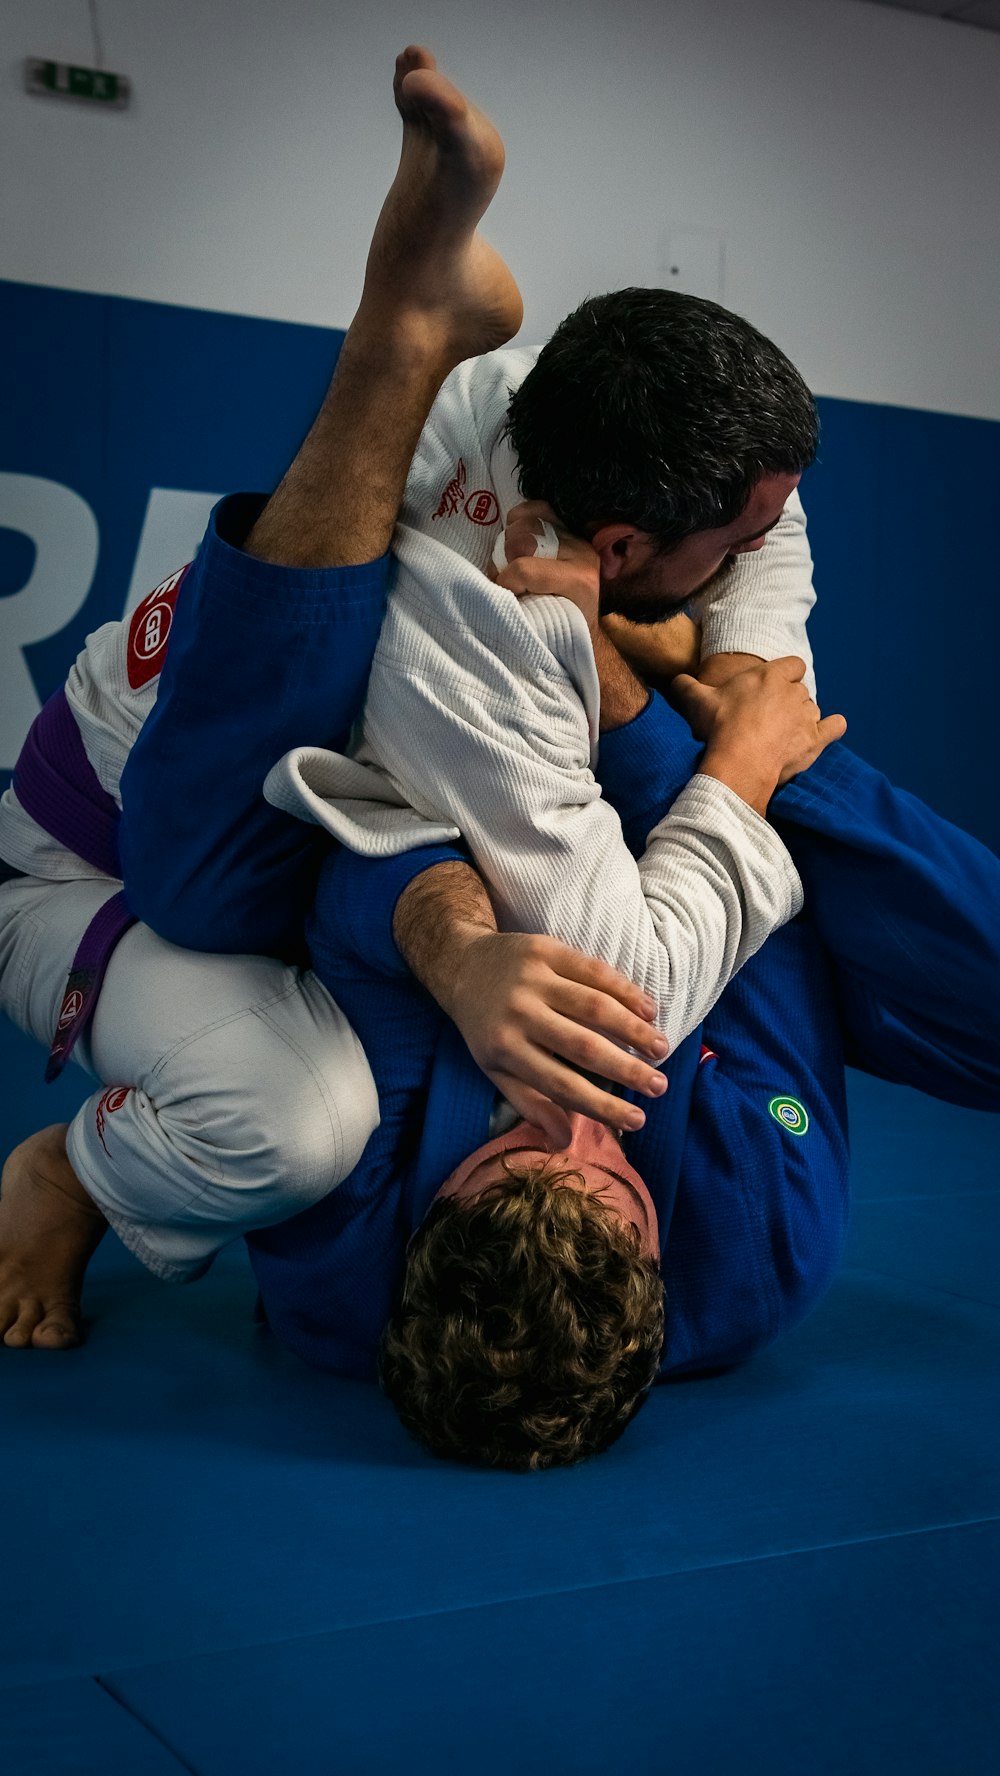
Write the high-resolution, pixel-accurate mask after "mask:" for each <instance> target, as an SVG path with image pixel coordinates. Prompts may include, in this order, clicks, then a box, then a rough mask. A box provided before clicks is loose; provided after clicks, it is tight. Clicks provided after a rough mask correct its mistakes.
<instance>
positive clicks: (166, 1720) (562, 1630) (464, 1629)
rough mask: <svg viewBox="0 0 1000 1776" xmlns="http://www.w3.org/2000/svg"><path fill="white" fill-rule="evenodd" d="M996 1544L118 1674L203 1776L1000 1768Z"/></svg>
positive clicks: (539, 1605)
mask: <svg viewBox="0 0 1000 1776" xmlns="http://www.w3.org/2000/svg"><path fill="white" fill-rule="evenodd" d="M998 1556H1000V1526H997V1525H996V1524H989V1525H985V1526H978V1527H974V1528H970V1529H967V1530H942V1531H938V1532H937V1533H932V1534H929V1535H923V1536H918V1537H916V1538H914V1539H910V1538H893V1539H889V1540H883V1541H876V1542H863V1543H857V1544H854V1545H852V1546H847V1547H840V1548H836V1549H820V1550H817V1551H815V1552H809V1553H806V1554H798V1555H793V1556H790V1557H788V1558H785V1559H777V1560H759V1561H753V1562H750V1563H744V1564H742V1565H739V1566H724V1567H713V1568H708V1569H704V1570H702V1571H701V1572H697V1573H686V1574H684V1575H681V1576H676V1577H674V1578H671V1579H666V1580H663V1579H641V1580H635V1581H632V1582H626V1583H621V1584H617V1585H612V1586H602V1587H598V1588H596V1589H593V1590H588V1591H583V1592H579V1591H578V1592H572V1593H569V1594H567V1593H562V1594H560V1595H556V1596H544V1597H531V1598H527V1599H521V1600H518V1602H516V1603H509V1604H500V1605H496V1606H493V1607H489V1608H485V1609H473V1610H458V1611H454V1612H451V1613H449V1614H446V1615H439V1616H426V1615H425V1616H421V1617H419V1618H417V1619H414V1620H409V1621H405V1622H391V1623H379V1624H378V1625H376V1626H374V1627H371V1628H362V1629H351V1630H342V1631H341V1632H340V1633H338V1634H328V1635H318V1636H316V1637H314V1638H313V1639H310V1640H306V1641H286V1642H284V1643H283V1644H281V1645H278V1646H267V1647H255V1648H253V1649H252V1650H250V1651H248V1652H243V1653H220V1654H216V1655H214V1656H212V1657H209V1658H203V1659H192V1660H188V1661H185V1662H184V1663H182V1664H170V1665H163V1666H160V1667H158V1668H155V1669H153V1670H140V1671H130V1672H126V1673H124V1674H123V1675H122V1676H117V1675H115V1674H112V1676H111V1677H110V1678H109V1679H108V1680H107V1682H108V1684H109V1687H110V1689H111V1691H112V1693H113V1694H116V1695H119V1696H120V1697H121V1699H122V1701H123V1703H124V1705H125V1706H126V1707H128V1708H130V1709H135V1711H136V1712H137V1714H138V1715H139V1716H140V1718H142V1719H143V1720H144V1721H146V1722H148V1723H150V1724H151V1725H153V1726H154V1727H155V1728H156V1730H157V1731H158V1732H160V1733H162V1734H163V1735H164V1737H165V1738H166V1739H168V1740H169V1742H170V1743H171V1745H172V1746H174V1747H175V1749H177V1750H178V1751H179V1752H180V1754H181V1756H182V1757H183V1758H184V1759H185V1761H186V1762H187V1763H188V1764H190V1766H191V1767H192V1768H193V1769H196V1770H198V1771H200V1772H204V1776H230V1772H232V1771H233V1770H239V1771H240V1773H241V1776H274V1773H275V1772H277V1771H284V1770H310V1771H327V1770H331V1771H332V1770H343V1771H348V1772H350V1773H351V1776H368V1773H371V1776H387V1773H388V1772H390V1771H398V1770H406V1771H412V1772H416V1773H419V1776H430V1773H431V1772H442V1771H447V1772H451V1771H455V1772H466V1771H468V1772H473V1771H474V1772H475V1773H476V1776H509V1773H510V1772H511V1771H513V1770H516V1771H517V1772H518V1773H519V1776H553V1773H558V1776H562V1773H563V1772H568V1771H573V1772H575V1773H576V1776H591V1773H592V1776H607V1773H608V1772H618V1771H634V1772H641V1773H645V1776H649V1773H652V1772H661V1771H671V1772H674V1773H675V1776H734V1772H737V1771H738V1772H740V1773H741V1776H773V1773H774V1772H775V1771H776V1770H780V1771H789V1772H794V1773H795V1776H809V1773H811V1772H813V1771H816V1770H835V1771H838V1772H843V1773H845V1776H846V1773H847V1772H850V1776H913V1773H914V1772H915V1771H929V1772H930V1771H932V1772H934V1776H977V1773H981V1776H992V1772H993V1771H995V1769H996V1736H997V1733H998V1731H1000V1698H998V1692H997V1687H996V1682H995V1676H996V1665H995V1656H994V1648H993V1643H992V1640H991V1638H990V1637H989V1636H986V1635H984V1634H983V1632H982V1626H983V1623H984V1622H985V1621H986V1620H987V1619H988V1616H989V1614H990V1612H991V1610H992V1609H993V1606H994V1597H993V1594H992V1589H991V1584H990V1581H989V1579H988V1577H987V1574H988V1573H989V1572H990V1571H993V1572H995V1571H996V1567H997V1560H998ZM887 1622H891V1623H892V1624H893V1627H894V1632H893V1633H892V1635H891V1636H887V1635H886V1624H887ZM941 1696H945V1697H947V1707H946V1708H940V1707H935V1706H934V1698H936V1697H941ZM925 1698H927V1699H928V1700H925ZM928 1701H929V1705H928Z"/></svg>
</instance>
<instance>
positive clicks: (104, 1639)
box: [0, 1030, 1000, 1776]
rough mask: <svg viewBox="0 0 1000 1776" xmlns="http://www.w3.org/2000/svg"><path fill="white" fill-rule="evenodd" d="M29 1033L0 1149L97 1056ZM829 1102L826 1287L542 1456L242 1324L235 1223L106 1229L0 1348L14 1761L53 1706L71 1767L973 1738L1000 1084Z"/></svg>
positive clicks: (986, 1693)
mask: <svg viewBox="0 0 1000 1776" xmlns="http://www.w3.org/2000/svg"><path fill="white" fill-rule="evenodd" d="M39 1061H40V1055H39V1051H37V1050H36V1049H34V1048H32V1047H31V1046H30V1045H29V1044H27V1043H25V1042H23V1041H22V1040H21V1039H20V1038H18V1037H17V1036H16V1035H15V1034H14V1033H13V1032H10V1031H6V1030H5V1031H3V1032H2V1033H0V1064H2V1065H3V1069H4V1078H5V1080H6V1081H7V1084H8V1086H9V1087H10V1111H9V1113H7V1112H6V1111H5V1115H4V1128H5V1135H6V1142H7V1145H8V1146H9V1145H10V1144H12V1142H13V1140H14V1139H16V1138H20V1136H21V1135H23V1134H25V1133H27V1132H28V1131H29V1130H30V1129H31V1128H32V1127H35V1126H37V1125H38V1124H39V1123H41V1122H42V1121H48V1120H53V1119H54V1118H55V1117H56V1116H58V1115H60V1114H61V1115H67V1114H69V1113H71V1110H72V1107H73V1103H74V1102H75V1101H76V1100H77V1099H78V1098H79V1097H80V1096H82V1095H83V1093H84V1091H85V1089H86V1088H85V1085H84V1084H83V1082H82V1081H81V1080H77V1079H75V1078H74V1076H73V1075H72V1074H70V1076H69V1078H68V1079H66V1080H64V1081H62V1082H61V1083H60V1085H59V1087H58V1088H57V1090H58V1093H59V1094H60V1095H61V1100H62V1101H61V1104H57V1105H56V1107H53V1099H52V1096H51V1094H47V1093H46V1091H45V1088H42V1087H41V1086H40V1085H39V1084H38V1083H37V1082H38V1079H39V1074H40V1068H39ZM852 1106H853V1111H854V1124H855V1155H856V1158H855V1210H854V1220H853V1227H852V1232H851V1238H850V1244H849V1250H848V1255H847V1262H846V1264H845V1267H844V1269H843V1270H842V1272H841V1274H840V1276H839V1278H838V1279H837V1281H836V1283H835V1285H834V1287H833V1289H832V1290H831V1292H830V1294H829V1295H828V1297H827V1299H826V1300H825V1302H824V1303H823V1304H822V1305H821V1307H820V1308H819V1309H818V1310H817V1312H816V1313H814V1314H813V1315H812V1316H811V1317H810V1318H809V1319H808V1320H807V1321H806V1322H805V1323H804V1324H803V1325H802V1326H800V1327H799V1328H798V1329H797V1330H796V1331H795V1332H793V1333H792V1334H791V1335H790V1336H788V1337H787V1338H786V1339H785V1340H783V1341H782V1342H781V1343H779V1344H778V1345H776V1346H774V1347H773V1349H772V1350H770V1351H768V1352H766V1353H764V1354H763V1355H762V1356H760V1357H759V1358H757V1359H756V1360H755V1361H754V1362H752V1363H750V1364H748V1365H747V1366H746V1367H745V1368H743V1369H742V1370H738V1371H734V1372H732V1373H730V1374H729V1375H723V1376H719V1377H717V1378H715V1379H714V1380H710V1381H698V1382H686V1383H681V1384H676V1385H674V1386H670V1387H665V1388H660V1389H658V1390H656V1392H655V1393H654V1396H653V1398H652V1399H651V1401H650V1403H649V1405H648V1406H647V1407H646V1408H645V1409H644V1411H643V1412H642V1413H641V1414H640V1416H639V1418H638V1419H637V1420H636V1422H635V1425H634V1426H633V1427H631V1428H630V1430H629V1432H628V1433H627V1434H626V1436H625V1437H624V1438H623V1440H622V1442H621V1443H619V1444H618V1445H616V1446H615V1447H614V1448H613V1449H612V1450H611V1451H609V1452H608V1454H607V1455H605V1456H603V1457H602V1458H600V1460H598V1461H595V1462H593V1463H592V1464H589V1465H586V1466H584V1467H582V1468H579V1469H571V1470H568V1471H565V1472H556V1473H552V1474H543V1475H537V1476H531V1475H527V1476H506V1475H495V1474H489V1473H477V1472H473V1471H470V1470H465V1469H462V1468H459V1467H456V1466H451V1465H449V1464H443V1463H439V1462H436V1461H434V1460H432V1459H431V1458H430V1457H428V1456H425V1455H424V1454H423V1452H422V1451H421V1450H420V1449H419V1448H418V1447H417V1446H416V1445H415V1444H413V1443H412V1442H411V1441H410V1440H409V1439H408V1438H407V1437H406V1436H405V1435H404V1433H403V1432H402V1430H401V1428H400V1427H399V1426H398V1424H397V1423H396V1421H395V1418H394V1416H393V1414H392V1412H391V1409H390V1408H389V1407H388V1405H387V1404H386V1403H385V1402H384V1401H383V1400H382V1399H381V1397H380V1396H379V1395H378V1393H377V1392H376V1391H375V1390H374V1389H371V1388H367V1387H364V1386H362V1385H360V1384H352V1383H347V1382H337V1381H331V1380H330V1379H329V1378H326V1377H323V1376H320V1375H318V1374H314V1373H312V1372H310V1371H309V1370H308V1369H306V1368H305V1367H304V1366H302V1365H300V1364H298V1363H297V1362H296V1361H295V1360H294V1359H293V1358H291V1357H290V1356H288V1355H287V1354H286V1353H285V1352H283V1351H282V1350H280V1349H279V1348H278V1347H277V1346H276V1345H275V1344H274V1342H273V1341H272V1340H271V1339H270V1338H269V1337H268V1336H267V1334H265V1333H261V1332H260V1331H259V1330H258V1329H257V1328H256V1327H254V1325H253V1324H252V1322H251V1319H250V1309H251V1306H252V1302H253V1296H254V1289H253V1284H252V1279H251V1276H250V1273H249V1269H248V1267H247V1265H246V1263H245V1260H244V1258H243V1256H242V1253H241V1251H240V1250H239V1249H237V1248H234V1249H233V1250H232V1251H231V1252H230V1253H227V1254H226V1255H224V1257H223V1259H222V1260H220V1262H219V1263H218V1264H217V1265H216V1267H215V1269H214V1271H213V1272H212V1273H211V1275H210V1276H209V1277H208V1278H207V1279H206V1280H205V1281H204V1282H203V1283H200V1284H197V1285H195V1286H193V1287H191V1288H178V1287H166V1286H164V1285H161V1284H157V1283H155V1282H154V1281H153V1280H152V1279H150V1278H149V1277H148V1276H147V1275H146V1274H145V1273H144V1272H143V1270H142V1269H141V1267H140V1266H139V1265H138V1264H137V1263H136V1262H135V1261H134V1260H132V1259H131V1258H129V1257H128V1255H127V1254H125V1253H124V1252H123V1251H122V1249H121V1248H120V1247H119V1246H117V1245H116V1244H115V1243H114V1242H113V1241H112V1240H111V1239H110V1238H109V1239H108V1240H106V1241H105V1244H104V1246H102V1248H101V1249H100V1251H99V1253H98V1255H97V1258H96V1260H95V1264H94V1269H93V1276H92V1283H91V1288H90V1292H89V1296H88V1306H89V1312H90V1332H89V1339H88V1343H87V1345H86V1346H85V1347H84V1348H83V1349H82V1350H80V1351H76V1352H70V1353H66V1354H63V1355H58V1356H44V1355H40V1354H38V1353H26V1352H9V1353H8V1352H4V1351H0V1402H2V1405H0V1411H2V1421H3V1447H4V1451H5V1458H6V1459H5V1463H4V1512H3V1520H2V1529H0V1538H2V1541H3V1543H4V1544H5V1545H4V1548H3V1555H2V1568H0V1570H2V1573H3V1585H2V1590H3V1596H4V1602H5V1605H6V1608H5V1609H4V1611H3V1612H2V1615H0V1685H3V1686H6V1689H5V1693H4V1697H3V1700H4V1708H3V1710H2V1711H0V1770H2V1771H3V1773H4V1776H21V1770H20V1769H19V1768H18V1766H17V1764H16V1762H13V1761H12V1758H11V1756H9V1755H7V1754H6V1752H5V1738H6V1739H8V1740H10V1743H11V1745H12V1746H13V1749H14V1751H17V1752H18V1755H21V1753H23V1750H24V1747H25V1745H28V1744H30V1746H31V1751H32V1755H31V1761H30V1764H26V1765H25V1776H27V1772H28V1770H29V1769H30V1772H31V1776H49V1773H50V1772H51V1776H62V1773H63V1771H64V1770H65V1769H66V1768H67V1765H66V1763H65V1755H64V1754H65V1747H66V1743H67V1737H66V1721H67V1720H71V1719H73V1718H75V1716H74V1710H78V1711H79V1720H80V1726H79V1729H78V1753H79V1761H78V1762H77V1763H76V1764H75V1765H72V1766H71V1767H72V1768H73V1770H74V1773H75V1776H89V1772H90V1769H91V1768H93V1769H94V1770H95V1772H96V1771H98V1770H100V1772H101V1776H108V1773H109V1772H116V1771H119V1770H120V1771H122V1772H124V1773H125V1776H132V1772H133V1771H134V1772H135V1776H144V1773H145V1771H146V1769H147V1768H148V1769H149V1770H150V1771H151V1772H156V1771H157V1770H159V1769H160V1768H163V1769H168V1768H173V1764H172V1763H171V1761H170V1756H168V1753H169V1754H172V1756H173V1757H175V1758H176V1759H178V1760H179V1767H183V1768H186V1769H190V1770H194V1771H197V1772H200V1773H201V1772H203V1773H204V1776H209V1773H210V1772H212V1773H214V1772H215V1771H222V1770H223V1769H224V1768H226V1767H227V1766H228V1768H229V1769H234V1768H240V1769H243V1770H245V1771H247V1772H253V1771H257V1770H260V1771H265V1770H266V1771H268V1772H277V1771H279V1770H280V1771H283V1770H285V1769H297V1770H301V1771H313V1770H315V1771H322V1772H326V1771H327V1770H334V1769H336V1770H342V1771H344V1772H345V1773H346V1776H354V1773H355V1772H362V1771H369V1770H370V1771H373V1772H375V1771H378V1772H381V1771H382V1770H386V1771H388V1770H390V1769H395V1768H397V1767H398V1765H399V1763H400V1762H401V1761H405V1762H406V1764H407V1766H408V1768H410V1769H412V1770H421V1771H422V1770H423V1769H425V1768H426V1769H430V1768H431V1767H435V1768H436V1769H438V1770H441V1769H448V1768H449V1765H450V1767H451V1768H454V1769H456V1770H459V1769H465V1768H476V1769H477V1770H479V1771H480V1772H482V1773H483V1776H486V1773H488V1772H489V1771H492V1770H493V1769H497V1770H499V1769H500V1767H501V1763H503V1766H504V1768H505V1769H508V1768H509V1767H510V1764H511V1762H512V1761H514V1759H515V1758H516V1760H517V1762H518V1763H519V1764H520V1765H521V1766H522V1768H523V1769H524V1770H525V1771H526V1772H528V1771H533V1770H535V1769H536V1768H537V1769H539V1770H541V1769H542V1768H545V1769H546V1770H549V1769H553V1768H556V1769H558V1768H560V1767H561V1768H564V1769H569V1768H574V1769H580V1770H590V1769H595V1770H596V1769H597V1768H598V1765H600V1767H601V1768H602V1769H611V1770H613V1769H615V1768H616V1767H621V1766H624V1765H625V1763H626V1759H627V1760H628V1765H629V1767H631V1768H632V1769H633V1770H635V1771H640V1772H645V1771H650V1772H652V1771H656V1772H659V1771H660V1770H662V1769H665V1768H668V1767H672V1768H677V1769H682V1770H683V1769H685V1768H691V1769H692V1770H694V1769H696V1768H697V1769H699V1770H701V1771H711V1770H715V1769H718V1770H719V1771H722V1770H727V1771H728V1770H730V1769H736V1768H739V1769H741V1770H744V1771H756V1770H758V1769H759V1770H760V1771H761V1772H763V1771H765V1770H767V1771H768V1772H775V1771H778V1772H782V1773H783V1772H785V1771H788V1772H790V1773H794V1776H800V1773H805V1772H806V1771H808V1772H809V1776H812V1773H813V1772H815V1773H816V1776H826V1772H829V1773H830V1776H834V1773H835V1772H836V1773H837V1776H840V1772H844V1771H847V1770H851V1772H852V1776H853V1772H855V1771H867V1770H868V1769H871V1770H872V1771H873V1772H874V1771H875V1770H876V1769H877V1768H878V1769H881V1770H896V1769H898V1770H899V1771H900V1772H902V1771H903V1770H906V1772H907V1776H914V1773H917V1776H922V1773H923V1772H925V1771H926V1773H927V1776H971V1773H973V1772H978V1771H979V1770H980V1769H982V1770H984V1771H985V1770H986V1769H987V1768H988V1767H992V1765H990V1764H988V1763H987V1762H984V1761H979V1760H980V1759H981V1758H982V1757H983V1755H984V1752H985V1749H986V1748H987V1746H988V1745H989V1743H990V1740H989V1735H990V1732H991V1731H992V1730H995V1726H996V1724H997V1723H996V1718H995V1715H994V1713H993V1712H992V1711H993V1707H994V1703H993V1690H994V1688H995V1685H994V1682H993V1670H992V1667H993V1660H992V1655H991V1653H990V1648H991V1647H992V1644H993V1640H994V1638H995V1635H994V1628H995V1623H994V1621H993V1615H994V1613H995V1604H994V1602H993V1601H992V1600H993V1599H994V1598H995V1587H996V1579H997V1571H998V1564H1000V1563H998V1559H997V1555H998V1541H997V1533H998V1532H997V1529H996V1526H997V1524H998V1522H1000V1461H998V1455H1000V1432H998V1427H997V1419H996V1398H997V1381H998V1375H1000V1300H998V1287H997V1282H996V1276H995V1273H996V1256H997V1246H998V1232H1000V1228H998V1217H1000V1185H998V1177H1000V1166H998V1160H1000V1118H992V1117H986V1116H977V1115H974V1114H973V1113H972V1112H965V1111H958V1110H955V1109H952V1108H950V1107H948V1106H943V1105H938V1104H934V1103H931V1102H930V1101H929V1100H924V1099H920V1098H918V1097H916V1096H915V1095H914V1094H912V1093H910V1092H904V1091H899V1090H894V1089H893V1088H891V1087H888V1086H884V1085H881V1084H879V1083H878V1082H875V1081H870V1080H862V1079H858V1080H856V1081H854V1082H853V1084H852ZM466 1654H467V1655H468V1658H469V1660H470V1661H471V1664H470V1673H469V1680H468V1684H467V1685H466V1687H465V1688H464V1689H463V1684H464V1683H465V1673H464V1670H463V1661H464V1658H465V1656H466ZM515 1654H516V1657H515V1656H514V1655H515ZM505 1659H510V1660H511V1661H512V1663H511V1669H510V1672H509V1674H508V1677H507V1678H506V1679H505V1678H504V1677H503V1670H504V1660H505ZM552 1660H554V1661H555V1663H552V1664H551V1666H550V1661H552ZM443 1671H447V1674H448V1681H447V1685H446V1686H445V1687H442V1685H443V1680H442V1673H443ZM94 1679H100V1681H101V1683H102V1684H103V1685H104V1686H105V1688H103V1689H98V1685H97V1683H95V1682H94V1681H93V1680H94ZM88 1680H90V1681H88ZM456 1694H457V1700H456V1699H455V1698H456ZM47 1696H51V1698H52V1699H53V1700H52V1706H51V1708H50V1707H49V1704H48V1702H47V1701H46V1697H47ZM449 1696H450V1697H451V1698H452V1700H451V1703H450V1704H449V1703H448V1697H449ZM95 1698H103V1699H101V1700H98V1701H96V1702H95ZM112 1698H117V1701H114V1700H112ZM60 1699H62V1700H60ZM449 1708H450V1710H451V1712H449ZM108 1709H110V1710H111V1711H112V1715H111V1716H109V1715H108V1713H107V1711H108ZM116 1710H117V1711H119V1712H120V1713H121V1716H122V1720H121V1722H120V1723H117V1725H116V1726H115V1727H112V1726H111V1724H110V1722H111V1720H112V1719H113V1715H114V1712H115V1711H116ZM623 1717H624V1718H625V1719H626V1721H627V1730H626V1728H623V1724H622V1723H623ZM671 1722H673V1727H671ZM19 1723H20V1725H19ZM119 1725H120V1726H121V1728H122V1732H123V1733H124V1732H125V1731H126V1729H127V1731H128V1733H130V1734H132V1733H138V1734H140V1736H141V1739H142V1743H143V1747H144V1749H143V1751H142V1753H141V1754H140V1753H139V1752H137V1751H133V1750H130V1749H129V1744H130V1742H129V1741H128V1740H126V1739H124V1738H122V1739H121V1740H120V1741H116V1740H115V1739H114V1738H113V1733H114V1731H116V1730H117V1726H119ZM671 1731H673V1732H675V1733H676V1735H677V1739H676V1749H677V1758H678V1759H682V1758H686V1759H688V1760H689V1762H688V1763H687V1764H686V1765H685V1763H684V1762H683V1761H681V1762H676V1761H675V1760H674V1759H673V1757H672V1755H671V1750H670V1746H671ZM623 1734H624V1737H623ZM109 1735H110V1736H109ZM147 1739H148V1742H149V1743H148V1745H146V1740H147ZM161 1742H162V1743H161ZM421 1745H422V1746H423V1747H424V1748H425V1751H424V1752H422V1751H421V1749H420V1747H421ZM949 1745H951V1746H952V1747H953V1750H952V1752H950V1753H947V1755H946V1754H945V1750H944V1749H943V1748H947V1747H948V1746H949ZM164 1747H166V1748H167V1750H164ZM560 1747H562V1751H560ZM227 1748H228V1749H227ZM425 1753H426V1756H425ZM147 1754H148V1760H150V1761H147V1762H145V1763H144V1762H142V1761H141V1757H142V1756H147ZM164 1757H166V1758H167V1762H166V1763H165V1764H164V1763H163V1762H162V1759H163V1758H164ZM949 1757H950V1759H951V1761H950V1762H949V1761H948V1758H949ZM60 1758H62V1759H63V1761H62V1762H60V1761H59V1760H60ZM156 1758H160V1759H161V1762H160V1763H157V1762H156V1761H155V1759H156ZM88 1759H89V1760H90V1761H87V1760H88ZM531 1759H534V1760H535V1761H534V1762H532V1761H531ZM713 1759H714V1762H713V1761H712V1760H713ZM490 1760H492V1761H490ZM866 1760H867V1761H866ZM894 1760H895V1761H894Z"/></svg>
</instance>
